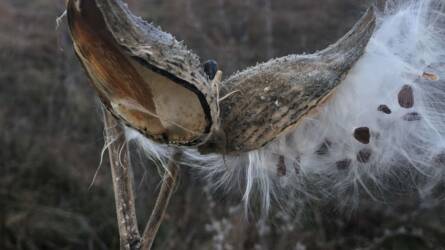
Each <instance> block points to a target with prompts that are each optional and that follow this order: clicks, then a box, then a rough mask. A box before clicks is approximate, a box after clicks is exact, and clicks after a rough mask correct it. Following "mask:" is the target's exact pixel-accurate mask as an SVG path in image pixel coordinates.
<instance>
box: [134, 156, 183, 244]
mask: <svg viewBox="0 0 445 250" xmlns="http://www.w3.org/2000/svg"><path fill="white" fill-rule="evenodd" d="M180 157H181V152H180V151H179V150H178V151H176V152H175V153H174V154H173V157H172V158H171V159H170V161H169V163H168V165H167V170H166V171H165V173H164V177H163V180H162V186H161V190H160V191H159V195H158V199H157V200H156V204H155V207H154V209H153V211H152V213H151V216H150V219H149V220H148V223H147V225H146V227H145V230H144V234H143V236H142V246H141V249H142V250H150V249H151V247H152V245H153V241H154V239H155V237H156V234H157V232H158V230H159V227H160V225H161V223H162V220H163V218H164V215H165V212H166V210H167V207H168V204H169V201H170V197H171V196H172V194H173V191H174V189H175V186H176V179H177V177H178V171H179V168H178V166H177V164H176V161H177V160H178V159H179V158H180Z"/></svg>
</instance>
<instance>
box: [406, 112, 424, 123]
mask: <svg viewBox="0 0 445 250" xmlns="http://www.w3.org/2000/svg"><path fill="white" fill-rule="evenodd" d="M402 119H403V120H405V121H408V122H413V121H420V120H422V116H421V115H420V114H419V113H417V112H411V113H408V114H405V115H404V116H403V117H402Z"/></svg>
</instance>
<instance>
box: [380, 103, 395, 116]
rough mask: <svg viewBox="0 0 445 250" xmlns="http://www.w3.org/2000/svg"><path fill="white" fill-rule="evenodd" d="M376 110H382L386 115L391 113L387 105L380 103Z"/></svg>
mask: <svg viewBox="0 0 445 250" xmlns="http://www.w3.org/2000/svg"><path fill="white" fill-rule="evenodd" d="M377 110H378V111H380V112H383V113H385V114H387V115H389V114H391V113H392V111H391V109H390V108H389V107H388V106H386V105H384V104H382V105H380V106H379V107H378V108H377Z"/></svg>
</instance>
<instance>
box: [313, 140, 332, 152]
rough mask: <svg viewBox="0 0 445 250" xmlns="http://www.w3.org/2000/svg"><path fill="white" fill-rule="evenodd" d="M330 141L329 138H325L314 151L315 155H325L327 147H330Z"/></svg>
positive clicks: (327, 150)
mask: <svg viewBox="0 0 445 250" xmlns="http://www.w3.org/2000/svg"><path fill="white" fill-rule="evenodd" d="M331 145H332V143H331V142H330V141H329V140H325V141H324V142H323V143H322V144H321V145H320V147H318V149H317V151H315V153H316V154H317V155H326V154H328V153H329V147H331Z"/></svg>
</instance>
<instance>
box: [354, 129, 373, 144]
mask: <svg viewBox="0 0 445 250" xmlns="http://www.w3.org/2000/svg"><path fill="white" fill-rule="evenodd" d="M354 138H355V139H356V140H357V141H359V142H361V143H363V144H369V141H370V139H371V133H370V132H369V128H368V127H361V128H356V129H355V130H354Z"/></svg>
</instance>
